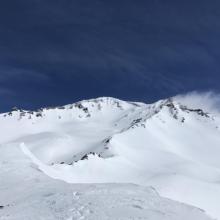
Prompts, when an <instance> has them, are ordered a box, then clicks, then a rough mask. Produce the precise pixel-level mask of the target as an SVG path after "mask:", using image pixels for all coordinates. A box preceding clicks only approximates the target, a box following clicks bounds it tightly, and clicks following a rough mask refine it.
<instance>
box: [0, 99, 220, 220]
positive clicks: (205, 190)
mask: <svg viewBox="0 0 220 220" xmlns="http://www.w3.org/2000/svg"><path fill="white" fill-rule="evenodd" d="M219 127H220V118H219V116H218V115H213V114H212V112H209V113H207V112H206V111H204V110H203V109H200V108H190V107H188V106H186V105H183V104H182V103H181V102H180V101H178V100H176V99H172V98H170V99H165V100H160V101H158V102H156V103H153V104H144V103H136V102H126V101H122V100H118V99H114V98H110V97H102V98H97V99H90V100H84V101H81V102H77V103H74V104H70V105H65V106H61V107H55V108H42V109H40V110H38V111H26V110H18V109H13V111H11V112H9V113H4V114H1V115H0V130H1V133H0V144H6V143H9V142H13V143H17V144H18V145H20V146H21V149H22V151H23V152H24V153H25V154H26V155H27V156H28V157H29V158H30V159H31V160H32V161H33V162H34V163H35V164H36V165H37V166H38V167H39V169H40V170H41V171H43V172H44V173H46V174H47V175H48V176H50V177H52V178H55V179H61V180H64V181H66V182H70V183H106V182H120V183H122V182H123V183H124V182H131V183H136V184H141V185H152V186H153V187H155V188H156V189H157V190H158V191H159V192H160V193H161V194H162V195H164V196H166V197H168V198H172V199H174V200H178V201H181V202H185V203H188V204H190V205H194V206H197V207H199V208H202V209H205V210H206V211H207V212H208V213H209V214H211V215H212V216H213V217H220V212H219V209H218V204H219V203H220V200H219V198H220V186H219V185H218V182H219V181H220V178H219V177H220V171H219V170H220V162H219V155H220V148H219V146H220V129H219ZM189 185H190V189H189ZM213 189H215V190H213ZM210 204H211V205H210Z"/></svg>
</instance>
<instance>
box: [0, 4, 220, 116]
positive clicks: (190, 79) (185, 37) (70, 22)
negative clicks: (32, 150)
mask: <svg viewBox="0 0 220 220" xmlns="http://www.w3.org/2000/svg"><path fill="white" fill-rule="evenodd" d="M219 84H220V2H219V0H211V1H210V0H185V1H179V0H133V1H132V0H110V1H105V0H78V1H77V0H10V1H1V2H0V100H1V104H0V111H1V112H2V111H8V110H9V109H10V108H11V107H13V106H18V107H21V108H28V109H35V108H38V107H41V106H50V105H62V104H67V103H72V102H75V101H78V100H81V99H87V98H92V97H99V96H113V97H117V98H121V99H125V100H136V101H145V102H152V101H155V100H157V99H160V98H164V97H168V96H172V95H175V94H178V93H184V92H188V91H192V90H198V91H200V90H216V91H219V89H220V87H219Z"/></svg>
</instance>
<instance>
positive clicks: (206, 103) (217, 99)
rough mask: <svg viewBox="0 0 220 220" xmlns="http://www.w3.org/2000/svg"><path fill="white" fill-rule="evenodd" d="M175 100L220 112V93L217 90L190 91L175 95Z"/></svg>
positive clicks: (205, 109) (194, 106) (190, 105)
mask: <svg viewBox="0 0 220 220" xmlns="http://www.w3.org/2000/svg"><path fill="white" fill-rule="evenodd" d="M174 100H176V101H179V102H180V103H182V104H184V105H186V106H188V107H191V108H201V109H203V110H204V111H207V112H212V113H220V94H218V93H215V92H211V91H210V92H190V93H187V94H184V95H178V96H176V97H174Z"/></svg>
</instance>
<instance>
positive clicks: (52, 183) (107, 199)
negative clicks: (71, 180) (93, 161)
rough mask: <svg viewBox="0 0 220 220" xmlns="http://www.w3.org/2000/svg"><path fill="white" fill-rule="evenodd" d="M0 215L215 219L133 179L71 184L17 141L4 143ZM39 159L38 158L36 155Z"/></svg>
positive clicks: (59, 219) (24, 219) (2, 218)
mask: <svg viewBox="0 0 220 220" xmlns="http://www.w3.org/2000/svg"><path fill="white" fill-rule="evenodd" d="M0 152H1V156H0V168H1V169H0V220H41V219H42V220H82V219H86V220H110V219H114V220H119V219H120V220H129V219H130V220H131V219H132V220H134V219H151V220H185V219H189V220H195V219H199V220H210V219H211V218H209V217H207V216H206V215H205V214H204V212H203V211H201V210H199V209H197V208H194V207H191V206H187V205H184V204H181V203H177V202H174V201H172V200H169V199H165V198H162V197H160V196H159V195H158V194H157V193H156V191H155V190H154V189H153V188H151V187H148V188H146V187H141V186H138V185H134V184H128V183H127V184H68V183H65V182H63V181H60V180H54V179H52V178H49V177H48V176H46V175H45V174H44V173H43V172H42V171H41V170H39V169H38V167H37V166H36V165H35V164H33V162H32V160H31V159H30V158H29V157H27V156H25V154H23V152H22V151H21V149H20V147H19V144H18V143H17V142H14V143H11V142H10V143H8V144H3V145H1V146H0ZM35 162H36V161H35Z"/></svg>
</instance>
